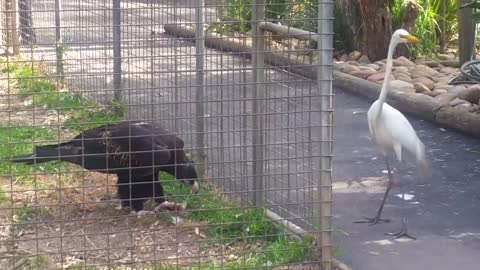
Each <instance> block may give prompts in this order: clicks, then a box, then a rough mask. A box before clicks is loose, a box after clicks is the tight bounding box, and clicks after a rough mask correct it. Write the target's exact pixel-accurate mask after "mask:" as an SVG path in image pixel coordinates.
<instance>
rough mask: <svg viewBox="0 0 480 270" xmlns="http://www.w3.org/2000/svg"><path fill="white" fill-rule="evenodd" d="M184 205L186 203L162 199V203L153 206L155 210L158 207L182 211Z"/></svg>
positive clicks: (158, 208)
mask: <svg viewBox="0 0 480 270" xmlns="http://www.w3.org/2000/svg"><path fill="white" fill-rule="evenodd" d="M186 207H187V206H186V204H178V203H176V202H169V201H164V202H163V203H161V204H160V205H158V206H157V207H155V211H158V210H160V209H167V210H170V211H174V212H182V211H184V210H185V208H186Z"/></svg>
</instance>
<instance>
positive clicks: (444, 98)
mask: <svg viewBox="0 0 480 270" xmlns="http://www.w3.org/2000/svg"><path fill="white" fill-rule="evenodd" d="M435 91H437V90H435ZM456 98H457V95H455V94H452V93H445V94H442V95H438V96H436V97H435V99H436V100H437V102H438V104H440V105H443V106H445V105H447V104H448V103H449V102H450V101H452V100H454V99H456Z"/></svg>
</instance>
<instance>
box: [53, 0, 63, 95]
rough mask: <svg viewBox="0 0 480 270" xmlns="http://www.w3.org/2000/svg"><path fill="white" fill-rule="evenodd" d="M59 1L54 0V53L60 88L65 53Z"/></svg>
mask: <svg viewBox="0 0 480 270" xmlns="http://www.w3.org/2000/svg"><path fill="white" fill-rule="evenodd" d="M61 7H62V6H61V3H60V0H55V51H56V55H57V81H59V82H60V86H63V83H64V78H65V74H64V70H63V54H64V53H65V46H64V45H63V43H62V32H61V31H60V30H61V25H60V19H61V18H60V9H61Z"/></svg>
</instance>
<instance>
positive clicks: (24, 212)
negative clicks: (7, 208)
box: [13, 206, 40, 225]
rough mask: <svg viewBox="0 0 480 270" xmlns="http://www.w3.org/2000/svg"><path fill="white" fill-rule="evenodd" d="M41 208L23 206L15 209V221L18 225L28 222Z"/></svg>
mask: <svg viewBox="0 0 480 270" xmlns="http://www.w3.org/2000/svg"><path fill="white" fill-rule="evenodd" d="M39 212H40V210H39V209H38V208H34V207H28V206H26V207H22V208H16V209H15V210H13V222H14V223H15V224H18V225H22V224H25V223H27V221H29V220H30V219H31V218H32V217H33V216H35V215H36V214H38V213H39Z"/></svg>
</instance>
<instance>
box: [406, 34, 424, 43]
mask: <svg viewBox="0 0 480 270" xmlns="http://www.w3.org/2000/svg"><path fill="white" fill-rule="evenodd" d="M402 38H404V39H406V40H408V41H410V42H412V43H418V42H419V41H420V40H419V39H418V38H417V37H416V36H413V35H402Z"/></svg>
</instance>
